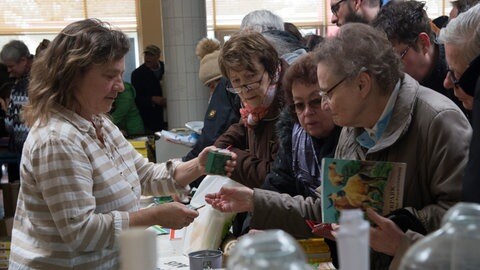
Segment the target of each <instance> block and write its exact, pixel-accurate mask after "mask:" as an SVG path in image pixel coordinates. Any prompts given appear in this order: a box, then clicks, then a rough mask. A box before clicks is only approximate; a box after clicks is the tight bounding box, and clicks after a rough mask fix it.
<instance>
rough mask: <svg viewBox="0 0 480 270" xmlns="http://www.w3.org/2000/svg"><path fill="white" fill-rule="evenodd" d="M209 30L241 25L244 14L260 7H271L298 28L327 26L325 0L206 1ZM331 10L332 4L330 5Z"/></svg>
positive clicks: (220, 29) (222, 29) (270, 8)
mask: <svg viewBox="0 0 480 270" xmlns="http://www.w3.org/2000/svg"><path fill="white" fill-rule="evenodd" d="M206 5H207V25H208V27H209V30H214V31H225V30H236V29H238V28H239V26H240V23H241V21H242V18H243V16H245V15H246V14H247V13H249V12H251V11H254V10H257V9H268V10H271V11H273V12H274V13H275V14H277V15H279V16H280V17H282V18H283V19H284V21H288V22H291V23H293V24H295V25H297V26H299V27H302V26H303V27H312V26H321V25H326V24H327V22H326V16H327V13H326V10H327V9H326V2H325V0H323V1H322V0H301V1H299V0H263V1H259V0H206ZM328 10H330V6H328Z"/></svg>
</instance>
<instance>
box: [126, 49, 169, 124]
mask: <svg viewBox="0 0 480 270" xmlns="http://www.w3.org/2000/svg"><path fill="white" fill-rule="evenodd" d="M161 52H162V51H161V50H160V48H159V47H157V46H155V45H148V46H147V47H146V48H145V51H144V60H145V62H144V64H143V65H141V66H140V67H138V68H137V69H135V70H134V71H133V73H132V84H133V86H134V88H135V89H136V90H137V96H136V98H135V102H136V104H137V107H138V109H139V110H140V116H141V117H142V120H143V123H144V124H145V131H146V133H154V132H156V131H161V130H162V129H166V126H165V123H164V121H163V109H164V108H165V107H166V105H167V99H166V98H165V97H164V96H163V91H162V85H161V80H162V78H163V74H164V73H165V65H164V63H163V62H162V61H160V55H161Z"/></svg>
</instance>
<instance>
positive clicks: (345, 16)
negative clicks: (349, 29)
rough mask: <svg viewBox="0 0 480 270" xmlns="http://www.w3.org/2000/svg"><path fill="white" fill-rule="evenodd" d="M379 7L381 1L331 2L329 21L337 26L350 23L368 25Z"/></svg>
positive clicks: (354, 0) (348, 0)
mask: <svg viewBox="0 0 480 270" xmlns="http://www.w3.org/2000/svg"><path fill="white" fill-rule="evenodd" d="M381 6H382V0H331V2H330V10H331V11H332V18H331V20H332V23H333V24H336V25H337V26H342V25H344V24H346V23H350V22H360V23H370V22H371V21H373V19H375V16H377V13H378V12H379V10H380V7H381Z"/></svg>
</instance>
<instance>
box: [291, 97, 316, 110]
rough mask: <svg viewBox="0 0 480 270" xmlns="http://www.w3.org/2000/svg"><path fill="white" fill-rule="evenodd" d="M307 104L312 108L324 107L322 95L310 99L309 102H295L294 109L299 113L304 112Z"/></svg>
mask: <svg viewBox="0 0 480 270" xmlns="http://www.w3.org/2000/svg"><path fill="white" fill-rule="evenodd" d="M307 106H308V107H309V108H310V109H311V110H318V109H320V108H321V107H322V97H321V96H320V97H318V98H314V99H312V100H310V101H308V102H307V103H303V102H298V103H295V104H293V109H294V110H295V112H296V113H297V114H302V113H303V112H305V110H306V109H307Z"/></svg>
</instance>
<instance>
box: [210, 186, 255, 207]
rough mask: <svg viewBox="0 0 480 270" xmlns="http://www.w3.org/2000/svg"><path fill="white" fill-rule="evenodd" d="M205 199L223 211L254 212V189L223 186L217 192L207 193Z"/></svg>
mask: <svg viewBox="0 0 480 270" xmlns="http://www.w3.org/2000/svg"><path fill="white" fill-rule="evenodd" d="M205 201H206V202H207V203H208V204H211V205H212V207H213V208H215V209H217V210H219V211H221V212H252V211H253V189H250V188H247V187H222V188H221V189H220V191H219V192H217V193H212V194H207V195H205Z"/></svg>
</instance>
